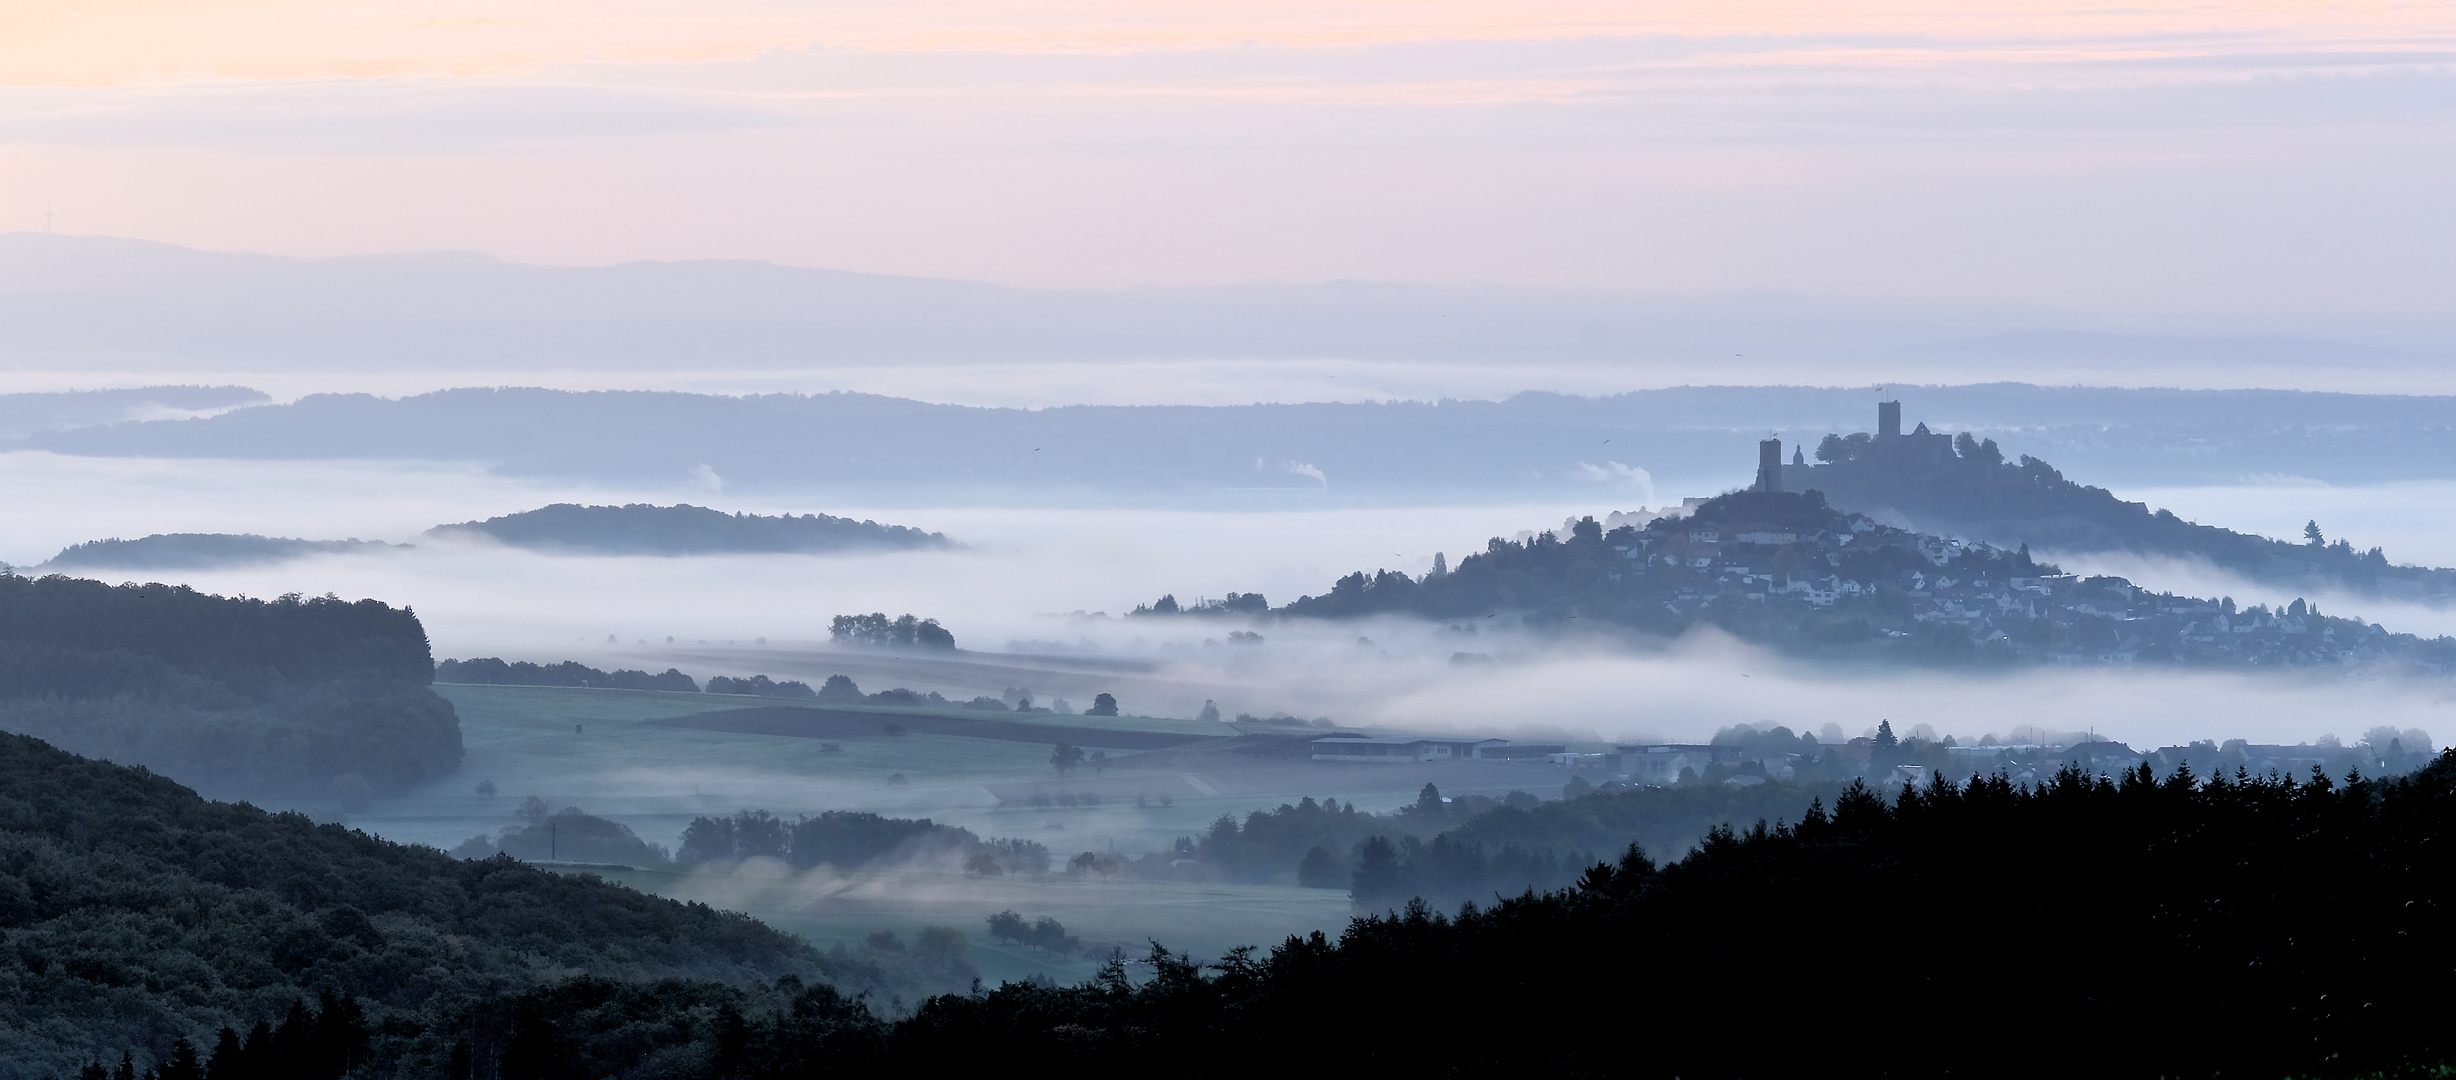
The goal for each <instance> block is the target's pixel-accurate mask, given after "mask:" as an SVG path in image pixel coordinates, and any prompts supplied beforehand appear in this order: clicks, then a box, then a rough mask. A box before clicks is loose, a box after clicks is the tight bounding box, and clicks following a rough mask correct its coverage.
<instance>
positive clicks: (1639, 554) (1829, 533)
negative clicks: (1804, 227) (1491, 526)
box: [1138, 490, 2456, 674]
mask: <svg viewBox="0 0 2456 1080" xmlns="http://www.w3.org/2000/svg"><path fill="white" fill-rule="evenodd" d="M1568 531H1569V535H1568V536H1567V537H1561V536H1558V535H1556V534H1554V533H1550V532H1545V533H1541V534H1538V535H1536V536H1534V537H1533V538H1531V539H1528V540H1526V541H1523V542H1520V541H1513V540H1503V539H1500V538H1498V537H1496V538H1494V539H1493V540H1491V541H1490V542H1489V543H1488V544H1487V545H1486V547H1485V550H1483V551H1481V552H1478V553H1476V554H1473V555H1469V556H1467V557H1466V558H1464V559H1461V560H1459V563H1458V566H1457V568H1456V569H1449V568H1448V567H1447V566H1446V564H1445V563H1441V562H1436V563H1435V565H1434V569H1433V571H1432V572H1431V573H1428V574H1426V575H1424V576H1423V577H1420V578H1418V577H1411V576H1409V575H1407V574H1404V573H1400V572H1397V571H1392V570H1377V571H1374V572H1372V573H1366V572H1364V571H1357V572H1355V573H1351V574H1349V575H1347V576H1346V577H1343V578H1340V579H1339V580H1338V581H1337V582H1335V583H1334V584H1333V585H1332V586H1331V588H1330V591H1328V592H1326V593H1323V594H1320V595H1315V596H1303V597H1299V598H1298V599H1297V600H1295V601H1294V602H1293V603H1289V604H1287V605H1285V606H1283V607H1279V608H1275V609H1274V608H1270V607H1269V606H1268V604H1267V602H1266V601H1265V600H1264V598H1263V597H1261V596H1259V595H1256V594H1251V593H1247V594H1231V595H1230V597H1229V598H1228V599H1226V600H1222V601H1211V602H1206V603H1203V604H1198V605H1194V606H1182V605H1179V604H1178V603H1177V602H1176V601H1175V599H1174V598H1173V597H1164V598H1162V601H1161V602H1160V603H1158V604H1155V605H1149V606H1147V607H1146V608H1144V609H1141V610H1140V611H1139V612H1138V614H1141V615H1144V616H1146V617H1149V616H1154V615H1168V614H1176V615H1180V616H1196V617H1200V616H1237V617H1248V618H1251V617H1264V618H1332V619H1337V618H1353V617H1358V616H1367V615H1380V614H1405V615H1415V616H1420V617H1424V618H1430V619H1438V620H1445V621H1452V622H1453V624H1454V625H1453V628H1454V629H1455V630H1457V631H1458V632H1459V633H1461V634H1463V635H1470V636H1471V635H1474V634H1476V633H1479V632H1480V631H1481V628H1482V626H1484V625H1485V624H1484V623H1483V622H1482V620H1483V619H1485V618H1486V617H1487V616H1494V615H1499V614H1502V613H1509V614H1512V615H1515V616H1517V621H1519V622H1520V623H1521V624H1522V625H1524V626H1527V627H1530V628H1534V629H1538V630H1545V631H1552V632H1560V631H1566V630H1569V629H1571V628H1573V627H1585V628H1587V629H1588V630H1589V631H1602V632H1610V631H1613V630H1619V631H1636V632H1641V633H1646V634H1653V635H1660V636H1666V637H1668V636H1676V635H1678V634H1681V633H1684V632H1686V631H1688V630H1690V629H1692V628H1694V627H1698V626H1708V625H1710V626H1716V627H1719V628H1721V629H1723V630H1725V631H1728V632H1730V633H1732V634H1733V635H1735V636H1738V637H1740V638H1742V639H1744V640H1747V641H1752V642H1756V643H1758V644H1762V645H1767V646H1771V647H1774V648H1779V649H1783V650H1785V651H1789V652H1793V653H1796V654H1801V655H1811V656H1819V655H1821V656H1830V657H1835V658H1884V659H1892V660H1904V661H1911V662H1917V663H1927V664H1982V665H1985V664H1994V665H2005V664H2023V663H2028V664H2039V663H2055V664H2067V665H2096V664H2133V663H2184V664H2195V665H2207V666H2239V667H2340V668H2343V667H2353V666H2368V665H2382V664H2384V665H2392V666H2396V667H2400V668H2404V669H2410V670H2418V671H2425V672H2429V673H2433V674H2444V673H2446V672H2448V671H2449V670H2451V669H2456V641H2450V640H2449V639H2445V638H2440V639H2433V640H2423V639H2420V638H2417V637H2415V636H2413V635H2411V634H2393V633H2390V632H2389V631H2387V630H2386V629H2385V628H2384V627H2381V626H2378V625H2376V624H2366V623H2363V622H2360V621H2358V620H2354V619H2345V618H2336V617H2331V616H2326V615H2323V614H2321V613H2320V611H2319V609H2318V607H2317V606H2316V605H2313V604H2310V603H2308V602H2306V601H2303V600H2296V601H2294V602H2293V603H2292V604H2290V605H2287V606H2286V607H2284V608H2279V609H2271V608H2268V607H2266V606H2254V607H2250V608H2238V607H2237V606H2236V605H2235V604H2234V602H2233V601H2232V600H2227V599H2203V598H2197V597H2185V596H2175V595H2173V594H2171V593H2157V592H2152V591H2150V590H2148V589H2144V588H2141V587H2139V586H2136V585H2134V584H2133V583H2131V582H2130V581H2127V580H2125V579H2123V578H2120V577H2112V576H2106V577H2089V578H2081V577H2075V576H2073V575H2068V574H2065V573H2063V572H2062V571H2061V570H2060V569H2058V568H2057V567H2054V566H2052V565H2048V564H2043V563H2040V562H2038V561H2037V560H2035V559H2034V558H2032V557H2031V555H2030V552H2029V550H2028V549H2027V548H2026V547H2022V548H2015V549H2009V550H2008V549H2005V548H2001V547H1997V546H1994V545H1991V544H1987V543H1978V542H1970V541H1964V540H1960V539H1954V538H1949V537H1943V536H1937V535H1934V534H1929V533H1919V532H1912V531H1910V530H1907V529H1899V528H1894V527H1891V526H1887V525H1880V524H1877V523H1876V522H1875V521H1873V520H1871V519H1870V518H1869V517H1868V516H1867V515H1865V514H1858V513H1846V512H1844V511H1841V510H1838V509H1836V508H1834V507H1833V506H1831V505H1829V504H1827V503H1826V501H1825V498H1824V496H1823V494H1822V493H1820V492H1815V491H1810V492H1806V493H1795V492H1786V491H1763V490H1750V491H1740V492H1733V493H1731V494H1728V495H1723V496H1721V497H1718V498H1714V499H1709V500H1706V501H1705V502H1703V503H1702V504H1700V505H1698V506H1696V507H1695V508H1693V509H1692V510H1691V511H1690V512H1689V513H1687V514H1685V515H1681V516H1669V517H1657V518H1654V519H1653V520H1651V521H1648V522H1647V523H1646V524H1645V526H1644V527H1643V528H1640V527H1638V526H1636V525H1622V526H1620V527H1618V528H1615V529H1612V530H1611V531H1610V532H1609V533H1606V532H1605V531H1604V529H1603V526H1602V525H1601V524H1600V523H1598V522H1597V521H1595V519H1594V518H1592V517H1589V518H1585V519H1583V520H1580V521H1577V522H1574V523H1573V524H1572V526H1571V528H1570V529H1569V530H1568ZM1469 648H1470V649H1471V648H1472V646H1471V645H1470V646H1469ZM1474 655H1475V654H1474V653H1472V652H1462V653H1461V657H1462V658H1471V657H1473V656H1474Z"/></svg>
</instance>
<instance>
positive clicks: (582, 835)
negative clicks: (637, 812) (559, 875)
mask: <svg viewBox="0 0 2456 1080" xmlns="http://www.w3.org/2000/svg"><path fill="white" fill-rule="evenodd" d="M519 813H520V818H521V823H520V824H517V825H506V826H504V827H503V829H502V831H501V832H499V833H497V834H496V835H494V836H486V835H483V834H481V835H478V836H472V837H470V838H469V839H467V840H463V841H461V843H460V845H459V846H458V847H455V848H453V849H452V855H453V857H454V858H460V859H488V858H493V857H494V856H496V855H509V856H511V857H513V858H515V859H519V860H520V861H522V862H549V861H552V862H577V863H607V864H613V865H617V866H661V865H664V864H665V863H667V862H670V861H672V856H670V855H668V854H667V853H666V850H665V848H664V846H662V845H659V844H651V843H649V842H648V841H646V840H642V839H640V837H639V835H638V834H637V833H634V832H632V831H631V827H630V826H628V825H625V824H623V823H621V822H619V821H609V820H607V819H605V818H601V817H598V816H596V815H594V814H590V813H588V812H586V811H584V810H581V809H580V808H579V807H577V806H566V807H564V808H563V809H561V810H554V811H550V810H548V809H547V806H546V801H545V800H543V799H540V798H538V797H537V796H535V795H531V796H529V797H528V798H527V799H524V800H522V802H521V806H520V811H519Z"/></svg>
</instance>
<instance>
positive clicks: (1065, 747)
mask: <svg viewBox="0 0 2456 1080" xmlns="http://www.w3.org/2000/svg"><path fill="white" fill-rule="evenodd" d="M1049 764H1050V765H1051V766H1052V767H1054V768H1056V769H1057V774H1058V775H1059V776H1071V775H1073V773H1074V771H1075V766H1077V765H1081V764H1083V748H1082V747H1080V746H1076V745H1074V744H1073V743H1059V744H1057V749H1055V750H1052V751H1050V753H1049Z"/></svg>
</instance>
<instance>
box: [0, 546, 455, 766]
mask: <svg viewBox="0 0 2456 1080" xmlns="http://www.w3.org/2000/svg"><path fill="white" fill-rule="evenodd" d="M431 665H432V661H431V658H430V654H429V653H428V651H427V641H426V631H425V628H424V627H422V626H421V625H420V624H419V622H418V618H417V616H416V615H415V614H412V613H411V612H410V611H409V610H408V609H406V608H394V607H390V606H387V605H385V604H384V603H382V602H381V601H376V600H360V601H356V602H350V601H344V600H341V599H339V598H336V597H332V596H323V597H310V598H302V597H300V596H298V595H296V594H291V595H286V596H282V597H279V598H276V599H273V600H257V599H250V598H246V597H221V596H214V595H211V594H207V593H200V592H198V591H196V590H194V589H192V588H189V587H187V586H183V585H134V584H129V585H118V586H112V585H105V584H103V583H101V582H98V581H86V580H81V579H76V578H68V577H62V576H58V575H53V576H49V577H44V578H40V579H27V578H24V577H19V576H16V575H13V574H0V729H6V730H9V731H17V732H23V733H26V734H31V735H36V736H39V737H41V738H44V739H48V740H51V741H53V742H56V743H58V744H59V745H61V746H63V747H66V748H69V749H72V750H74V751H76V752H78V753H83V754H88V755H92V756H95V757H104V758H109V759H111V760H114V761H120V762H126V763H130V764H144V765H148V766H151V767H153V768H157V769H162V770H164V771H166V772H170V773H173V774H175V775H178V776H180V777H182V778H184V779H186V780H187V781H189V782H191V783H194V784H198V785H201V786H204V787H207V788H210V789H212V790H214V791H216V792H222V793H229V794H250V795H277V796H298V795H320V794H333V795H336V796H338V797H339V798H341V799H342V801H343V802H344V803H345V804H346V803H350V802H354V801H356V800H358V799H361V798H364V797H365V796H366V794H368V793H373V794H385V793H390V792H396V791H400V790H402V789H405V788H408V787H410V786H412V785H415V784H418V783H422V782H424V781H427V780H430V779H433V778H435V777H437V776H441V775H443V774H445V773H447V772H449V771H451V770H452V769H453V768H455V767H457V766H458V765H459V764H460V760H461V733H460V720H459V718H458V716H457V715H455V714H454V712H453V711H452V706H451V703H450V702H447V701H445V700H443V699H442V698H440V697H437V696H436V695H435V693H434V691H433V690H432V689H431V688H430V687H429V685H428V684H429V683H430V681H431V680H432V677H433V676H432V672H433V668H432V666H431Z"/></svg>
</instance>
